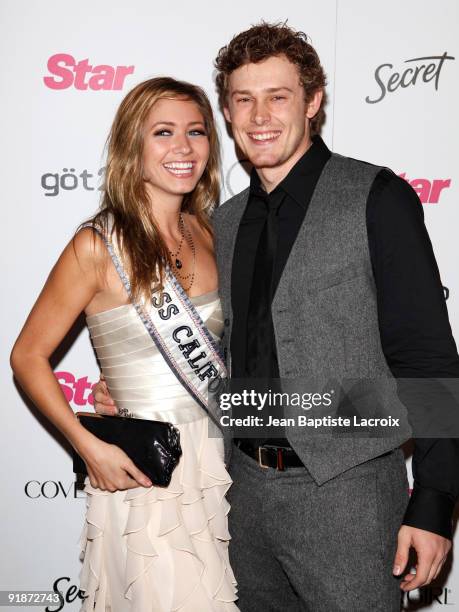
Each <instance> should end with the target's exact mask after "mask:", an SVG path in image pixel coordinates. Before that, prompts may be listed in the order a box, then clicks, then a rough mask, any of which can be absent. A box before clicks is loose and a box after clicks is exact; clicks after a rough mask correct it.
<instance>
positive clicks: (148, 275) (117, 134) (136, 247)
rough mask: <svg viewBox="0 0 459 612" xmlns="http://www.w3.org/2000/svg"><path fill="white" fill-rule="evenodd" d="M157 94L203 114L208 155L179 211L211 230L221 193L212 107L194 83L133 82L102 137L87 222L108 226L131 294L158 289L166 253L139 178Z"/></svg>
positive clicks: (161, 79) (166, 80) (136, 295)
mask: <svg viewBox="0 0 459 612" xmlns="http://www.w3.org/2000/svg"><path fill="white" fill-rule="evenodd" d="M162 99H172V100H177V99H180V100H192V101H193V102H195V103H196V105H197V107H198V108H199V110H200V112H201V113H202V116H203V119H204V125H205V128H206V132H207V136H208V139H209V145H210V146H209V150H210V154H209V160H208V162H207V165H206V168H205V170H204V173H203V175H202V177H201V178H200V180H199V182H198V183H197V185H196V187H195V188H194V190H193V191H192V192H191V193H188V194H186V195H185V197H184V199H183V203H182V211H184V212H188V213H190V214H193V215H195V217H196V219H197V221H198V222H199V224H200V225H201V226H202V227H203V228H205V229H206V230H207V231H208V232H209V233H212V229H211V225H210V215H211V212H212V209H213V207H214V206H215V204H216V203H217V202H218V198H219V193H220V153H219V142H218V134H217V130H216V126H215V120H214V116H213V112H212V107H211V105H210V102H209V100H208V98H207V96H206V94H205V92H204V91H203V90H202V89H201V88H200V87H198V86H196V85H192V84H191V83H187V82H184V81H177V80H175V79H173V78H170V77H157V78H153V79H149V80H147V81H144V82H142V83H140V84H139V85H137V86H136V87H134V89H133V90H132V91H130V92H129V93H128V94H127V96H126V97H125V98H124V99H123V101H122V102H121V105H120V107H119V108H118V111H117V113H116V116H115V119H114V121H113V125H112V127H111V130H110V133H109V136H108V139H107V148H108V151H107V164H106V172H105V182H104V188H103V193H102V200H101V205H100V209H99V211H98V212H97V214H96V215H95V216H94V217H92V219H90V221H89V223H93V224H94V225H98V226H100V227H102V228H103V229H104V230H105V231H106V230H107V227H108V225H107V224H108V219H109V218H110V217H111V219H112V220H113V225H112V232H113V233H114V234H115V236H116V239H117V242H118V244H119V245H120V247H121V252H122V254H123V257H124V258H125V261H124V263H125V264H126V266H127V270H128V275H129V280H130V283H131V289H132V293H133V295H134V298H139V297H141V296H142V297H144V298H149V297H150V296H151V293H152V291H158V290H161V289H162V286H163V280H164V271H165V266H166V264H167V263H168V262H169V259H170V256H169V251H168V249H167V246H166V244H165V242H164V240H163V239H162V237H161V234H160V232H159V228H158V225H157V223H156V221H155V219H154V216H153V213H152V210H151V202H150V200H149V198H148V196H147V191H146V188H145V182H144V180H143V176H144V168H143V145H144V125H145V121H146V119H147V116H148V114H149V111H150V109H151V108H152V106H153V105H154V104H155V103H156V102H158V100H162Z"/></svg>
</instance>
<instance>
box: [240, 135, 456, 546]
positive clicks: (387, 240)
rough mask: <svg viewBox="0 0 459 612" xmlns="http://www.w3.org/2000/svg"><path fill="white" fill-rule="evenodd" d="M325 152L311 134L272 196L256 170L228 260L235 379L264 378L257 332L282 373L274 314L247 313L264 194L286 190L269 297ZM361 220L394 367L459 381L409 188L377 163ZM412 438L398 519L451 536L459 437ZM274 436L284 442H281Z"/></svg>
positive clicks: (410, 374) (405, 374) (404, 373)
mask: <svg viewBox="0 0 459 612" xmlns="http://www.w3.org/2000/svg"><path fill="white" fill-rule="evenodd" d="M330 155H331V153H330V151H329V149H328V148H327V147H326V145H325V143H324V142H323V140H322V139H321V138H320V137H319V136H315V137H314V138H313V143H312V145H311V147H310V148H309V149H308V151H307V152H306V153H305V154H304V155H303V157H302V158H301V159H300V160H299V161H298V162H297V163H296V164H295V166H294V167H293V168H292V169H291V170H290V172H289V173H288V175H287V176H286V177H285V178H284V179H283V180H282V181H281V183H280V184H279V185H278V186H277V187H276V188H275V190H273V192H271V194H269V195H268V196H267V194H266V192H264V190H263V187H262V185H261V182H260V179H259V177H258V174H257V173H256V171H255V170H254V171H253V172H252V174H251V180H250V195H249V200H248V203H247V207H246V210H245V212H244V214H243V216H242V219H241V223H240V226H239V230H238V234H237V238H236V245H235V250H234V258H233V266H232V279H231V292H232V307H233V328H232V335H231V363H232V377H233V378H235V379H237V378H240V379H242V378H251V377H257V378H259V377H261V376H262V375H263V373H262V372H260V371H259V369H258V371H252V370H253V367H252V366H251V364H254V363H255V364H256V363H257V356H256V355H253V354H248V347H253V346H257V343H256V342H253V336H254V335H255V336H256V335H257V334H258V335H260V336H263V337H264V338H265V337H266V334H268V335H269V337H270V339H271V347H272V350H271V355H272V358H271V364H270V367H269V372H266V376H267V378H269V377H272V376H273V372H274V373H276V372H278V364H277V353H276V345H275V339H274V333H273V327H272V317H271V318H269V317H268V318H267V317H263V318H258V319H257V317H256V312H255V313H254V312H253V311H250V310H249V296H250V294H251V288H252V283H254V282H257V279H256V274H257V268H256V267H255V265H254V264H255V257H256V253H257V246H258V241H259V238H260V234H261V231H262V228H263V225H264V221H265V218H266V212H265V211H266V204H265V202H263V198H266V197H268V198H269V197H271V196H272V197H275V198H279V192H283V196H284V197H283V199H282V204H281V205H280V207H279V211H278V228H279V234H278V235H279V237H281V238H279V240H278V244H277V249H276V253H275V260H274V267H273V294H274V292H275V288H276V287H277V284H278V282H279V280H280V277H281V275H282V271H283V269H284V266H285V264H286V261H287V258H288V256H289V253H290V250H291V248H292V246H293V243H294V242H295V239H296V236H297V234H298V231H299V229H300V227H301V224H302V223H303V221H304V218H305V215H306V211H307V209H308V206H309V203H310V201H311V198H312V194H313V192H314V189H315V186H316V184H317V181H318V179H319V177H320V174H321V172H322V170H323V167H324V165H325V163H326V162H327V160H328V159H329V158H330ZM366 223H367V232H368V243H369V250H370V258H371V264H372V268H373V274H374V279H375V284H376V289H377V304H378V319H379V329H380V337H381V344H382V348H383V351H384V355H385V358H386V361H387V363H388V366H389V368H390V370H391V372H392V374H393V375H394V377H395V378H449V377H453V378H459V357H458V354H457V350H456V345H455V342H454V339H453V336H452V333H451V327H450V324H449V320H448V313H447V309H446V304H445V299H444V293H443V287H442V283H441V281H440V275H439V272H438V267H437V264H436V261H435V257H434V254H433V250H432V245H431V243H430V239H429V236H428V234H427V230H426V228H425V225H424V212H423V209H422V205H421V203H420V201H419V198H418V196H417V195H416V193H415V191H414V190H413V189H412V188H411V187H410V185H408V183H407V182H406V181H404V180H403V179H401V178H399V177H397V176H396V175H394V174H393V173H391V172H389V171H388V170H381V171H380V172H379V173H378V175H377V176H376V178H375V180H374V182H373V185H372V187H371V189H370V193H369V196H368V200H367V208H366ZM261 273H263V272H261ZM254 276H255V278H254ZM252 302H253V300H252ZM252 308H253V306H252ZM269 312H270V309H269ZM248 322H250V325H248ZM426 330H429V333H425V331H426ZM265 344H266V342H265ZM262 362H263V360H260V363H262ZM264 362H266V360H264ZM414 442H415V446H414V453H413V460H412V469H413V478H414V488H413V492H412V495H411V498H410V502H409V504H408V507H407V511H406V514H405V518H404V521H403V522H404V524H407V525H411V526H413V527H418V528H420V529H426V530H428V531H432V532H434V533H438V534H440V535H443V536H444V537H448V538H451V537H452V525H451V520H452V514H453V511H454V505H455V502H456V500H457V498H458V496H459V469H458V466H459V440H457V439H416V440H415V441H414ZM275 443H277V444H279V445H287V444H288V442H287V441H286V440H276V441H275Z"/></svg>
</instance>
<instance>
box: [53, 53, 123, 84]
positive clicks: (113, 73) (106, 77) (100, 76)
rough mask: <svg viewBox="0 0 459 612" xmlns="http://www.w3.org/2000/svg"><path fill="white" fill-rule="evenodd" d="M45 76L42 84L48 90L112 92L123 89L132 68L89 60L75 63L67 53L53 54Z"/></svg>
mask: <svg viewBox="0 0 459 612" xmlns="http://www.w3.org/2000/svg"><path fill="white" fill-rule="evenodd" d="M47 67H48V72H49V73H50V74H49V75H47V76H44V77H43V82H44V84H45V86H46V87H48V88H49V89H69V88H70V87H73V88H74V89H78V90H79V91H87V90H88V89H91V90H92V91H101V90H105V91H113V90H120V89H123V87H124V82H125V79H126V77H127V76H129V75H130V74H133V72H134V66H110V65H109V64H97V65H96V66H93V65H92V64H90V63H89V58H85V59H82V60H79V61H77V60H76V59H75V58H74V57H73V55H70V54H69V53H55V54H54V55H52V56H51V57H50V58H49V59H48V63H47Z"/></svg>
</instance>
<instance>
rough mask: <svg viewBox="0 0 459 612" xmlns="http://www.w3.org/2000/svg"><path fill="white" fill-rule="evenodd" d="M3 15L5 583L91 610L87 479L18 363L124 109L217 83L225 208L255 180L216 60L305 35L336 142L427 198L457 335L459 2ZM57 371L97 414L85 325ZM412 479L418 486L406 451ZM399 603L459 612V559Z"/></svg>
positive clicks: (157, 6) (9, 11) (200, 5)
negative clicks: (136, 91) (321, 74)
mask: <svg viewBox="0 0 459 612" xmlns="http://www.w3.org/2000/svg"><path fill="white" fill-rule="evenodd" d="M0 12H1V20H0V23H1V25H0V31H1V37H0V46H1V48H2V57H3V62H2V66H1V71H2V79H1V85H0V87H1V100H2V109H3V110H2V112H1V115H0V122H1V133H2V142H3V146H2V151H1V155H2V162H1V169H2V174H3V178H2V194H3V196H2V217H3V223H2V228H3V231H2V234H3V238H2V249H1V253H2V258H3V265H2V270H3V273H2V284H3V289H4V292H3V299H2V326H1V327H2V329H1V336H2V347H3V349H4V352H3V359H2V361H1V366H0V368H1V379H2V382H1V389H2V395H3V403H2V404H3V405H2V408H3V414H2V427H1V448H2V457H3V458H2V461H1V465H2V468H1V470H2V504H1V517H0V518H1V521H0V525H1V527H0V530H1V540H0V541H1V544H2V555H1V571H0V590H6V589H20V590H29V591H30V590H50V591H52V590H56V591H57V590H59V591H62V592H63V598H62V600H61V601H60V602H59V603H58V604H53V605H49V606H48V608H47V610H50V611H51V610H53V611H57V610H62V609H63V610H65V611H73V610H78V609H79V606H80V604H81V600H80V598H79V593H78V581H79V579H78V575H79V571H80V561H79V560H78V552H79V546H78V541H79V536H80V533H81V530H82V527H83V520H84V512H85V496H84V493H83V492H82V491H81V490H79V489H78V487H76V485H75V482H74V475H73V473H72V464H71V458H70V449H69V446H68V444H67V443H66V441H65V440H64V439H62V437H61V436H60V435H58V434H57V433H56V431H55V430H54V429H53V427H52V426H50V425H49V424H48V423H47V422H46V420H45V419H44V418H43V417H41V415H40V413H39V412H38V410H37V409H36V408H35V407H34V406H33V405H31V403H30V402H29V401H28V400H27V399H26V398H25V397H24V396H23V394H22V393H21V391H20V390H19V388H18V387H17V386H16V385H15V382H14V380H13V377H12V374H11V371H10V368H9V363H8V355H9V351H10V349H11V346H12V344H13V342H14V340H15V338H16V336H17V334H18V333H19V330H20V328H21V326H22V324H23V322H24V320H25V317H26V316H27V313H28V312H29V310H30V308H31V306H32V304H33V303H34V301H35V299H36V296H37V294H38V293H39V291H40V289H41V287H42V285H43V283H44V281H45V279H46V277H47V275H48V273H49V270H50V269H51V267H52V266H53V264H54V262H55V261H56V259H57V257H58V255H59V254H60V252H61V250H62V249H63V247H64V246H65V244H66V243H67V242H68V240H69V239H70V238H71V236H72V234H73V232H74V230H75V228H76V227H77V226H78V224H79V223H80V222H81V221H82V220H83V219H85V218H86V217H88V216H89V215H90V214H91V213H92V212H93V211H94V210H95V209H96V208H97V206H98V202H99V196H100V186H101V181H102V178H103V174H104V142H105V139H106V137H107V134H108V130H109V127H110V124H111V121H112V119H113V117H114V113H115V111H116V108H117V107H118V105H119V103H120V101H121V99H122V98H123V96H124V95H125V94H126V93H127V92H128V91H129V90H130V89H131V88H132V87H133V86H134V85H136V84H137V83H138V82H140V81H142V80H144V79H146V78H149V77H152V76H157V75H171V76H174V77H176V78H179V79H185V80H189V81H192V82H194V83H197V84H199V85H200V86H202V87H204V88H205V90H206V91H207V92H208V94H209V96H210V98H211V100H212V102H213V104H214V107H215V111H216V114H217V116H218V122H219V127H220V133H221V142H222V153H223V181H224V184H223V196H222V201H223V200H224V199H225V198H226V197H229V196H231V195H232V194H234V193H236V192H238V191H240V190H241V189H242V188H244V187H245V186H246V185H247V184H248V174H247V168H246V167H245V165H244V164H241V163H239V162H238V161H237V157H236V155H235V151H234V144H233V142H232V140H231V138H230V136H229V134H228V131H227V129H226V127H225V123H224V120H223V117H222V116H221V115H220V113H219V111H218V108H217V98H216V93H215V86H214V68H213V59H214V57H215V55H216V53H217V51H218V50H219V48H220V47H221V46H223V45H224V44H226V43H227V42H228V41H229V39H230V38H231V37H232V36H233V35H234V34H235V33H237V32H239V31H241V30H244V29H246V28H248V27H249V26H250V25H251V24H254V23H257V22H259V21H260V20H261V19H264V20H267V21H276V22H279V21H285V20H288V23H289V24H290V25H291V26H292V27H294V28H296V29H300V30H303V31H304V32H306V33H307V34H308V35H309V37H310V39H311V40H312V43H313V45H314V46H315V47H316V49H317V51H318V53H319V55H320V57H321V59H322V62H323V65H324V67H325V70H326V72H327V76H328V86H327V91H328V104H327V109H326V110H327V121H326V124H325V126H324V130H323V134H322V135H323V138H324V140H325V142H326V143H327V144H328V146H329V147H330V148H332V149H333V150H335V151H337V152H339V153H343V154H346V155H349V156H351V157H355V158H358V159H364V160H367V161H371V162H374V163H378V164H382V165H386V166H389V167H391V168H392V169H393V170H394V171H396V172H397V173H398V174H400V175H401V176H402V177H403V178H404V179H405V180H406V181H408V182H409V183H410V184H411V185H412V186H413V188H414V189H415V190H416V191H417V193H418V194H419V196H420V199H421V201H422V203H423V207H424V212H425V219H426V224H427V227H428V230H429V233H430V236H431V239H432V242H433V245H434V250H435V254H436V257H437V261H438V264H439V267H440V271H441V276H442V282H443V285H444V286H445V294H446V297H447V304H448V309H449V314H450V320H451V324H452V327H453V331H455V334H456V337H459V275H458V272H457V260H458V255H459V245H458V240H457V226H458V222H459V203H458V201H457V199H458V180H459V168H458V164H457V154H456V147H457V143H458V141H459V116H458V112H457V109H458V108H459V79H458V55H459V36H458V34H459V4H458V3H457V1H456V0H442V2H441V3H436V2H432V1H428V0H416V1H414V0H413V1H411V0H409V1H405V2H400V1H399V0H386V1H385V2H371V3H370V2H367V1H365V0H322V2H320V3H319V2H316V1H315V2H313V1H310V0H303V2H296V0H284V1H283V2H282V3H279V2H277V1H276V0H263V1H260V0H252V2H242V1H241V0H234V1H233V2H231V3H215V2H211V1H210V0H200V1H198V2H194V3H188V2H184V1H183V0H177V1H176V2H174V3H154V2H151V1H148V0H132V2H129V3H125V2H121V1H120V0H110V1H108V0H97V1H95V2H91V3H89V2H88V3H85V2H82V3H77V4H72V5H69V4H67V3H63V2H58V1H57V0H47V1H45V2H38V1H37V0H34V1H25V0H3V2H2V3H1V6H0ZM53 368H54V370H55V375H56V377H57V379H58V381H59V383H60V385H61V387H62V390H63V392H64V393H65V396H66V398H67V399H68V401H69V403H70V405H71V406H72V408H73V409H74V410H75V411H76V410H90V409H91V408H92V398H91V389H92V386H93V384H94V383H95V382H96V381H97V380H98V377H99V374H98V368H97V364H96V362H95V359H94V355H93V352H92V350H91V348H90V344H89V339H88V332H87V331H86V329H85V327H84V320H83V319H81V320H80V321H77V322H76V325H75V327H74V329H73V330H72V333H71V334H70V337H69V339H68V340H67V341H66V342H65V344H64V346H62V347H61V349H59V351H58V353H57V354H56V356H55V358H54V359H53ZM407 469H408V472H409V474H410V477H411V466H410V459H409V457H408V458H407ZM456 550H457V545H456ZM404 605H405V607H406V608H407V609H419V608H421V609H429V610H430V609H440V608H441V607H443V606H449V608H448V609H450V610H459V564H458V563H457V562H456V563H454V561H453V562H452V563H450V564H449V566H448V568H447V569H446V571H445V572H444V573H443V575H442V578H441V580H437V581H436V583H435V584H434V585H432V586H429V587H427V588H425V589H421V590H418V591H414V592H413V593H411V594H410V595H409V597H405V602H404ZM27 609H28V608H27ZM30 609H32V608H30ZM33 609H37V608H33ZM42 609H45V607H43V608H42ZM197 612H199V611H197Z"/></svg>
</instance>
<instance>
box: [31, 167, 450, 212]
mask: <svg viewBox="0 0 459 612" xmlns="http://www.w3.org/2000/svg"><path fill="white" fill-rule="evenodd" d="M251 170H252V166H251V165H250V162H249V160H248V159H241V160H238V161H236V162H234V164H232V165H231V166H230V167H229V169H228V170H227V172H226V175H225V185H224V186H225V189H226V192H227V194H228V197H232V196H234V195H235V194H236V193H237V192H238V191H239V190H240V189H241V187H240V186H241V185H243V184H244V182H246V181H247V177H248V176H249V175H250V172H251ZM44 176H46V177H49V183H46V184H47V185H49V186H48V187H47V189H48V190H49V191H50V193H47V194H46V195H57V193H56V194H54V193H52V187H51V184H53V185H54V184H58V183H59V181H58V179H57V175H53V174H47V175H44ZM398 176H399V177H400V178H402V179H404V180H405V181H406V182H407V183H409V184H410V185H411V187H412V188H413V189H414V190H415V192H416V193H417V194H418V196H419V199H420V200H421V202H422V203H423V204H438V203H439V201H440V197H441V196H442V195H443V192H444V191H445V190H446V189H449V188H450V187H451V179H450V178H435V179H430V178H425V177H423V178H410V177H407V175H406V172H401V173H399V175H398ZM415 176H416V175H415ZM52 177H53V178H52ZM43 181H44V179H43V178H42V185H43V184H44V183H43Z"/></svg>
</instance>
